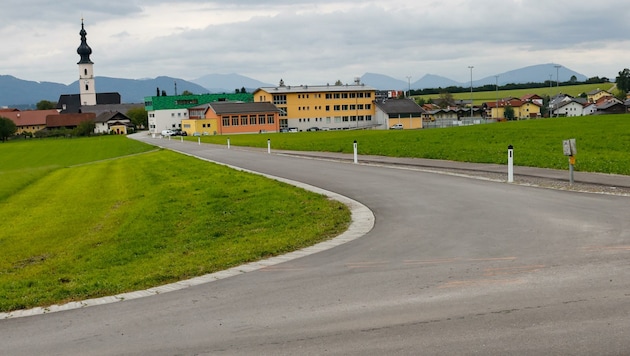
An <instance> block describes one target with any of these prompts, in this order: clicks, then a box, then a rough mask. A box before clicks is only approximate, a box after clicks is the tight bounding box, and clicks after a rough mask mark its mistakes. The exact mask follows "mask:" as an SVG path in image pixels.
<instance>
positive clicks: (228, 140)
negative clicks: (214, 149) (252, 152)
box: [227, 137, 230, 150]
mask: <svg viewBox="0 0 630 356" xmlns="http://www.w3.org/2000/svg"><path fill="white" fill-rule="evenodd" d="M227 145H228V150H229V149H230V138H229V137H228V139H227Z"/></svg>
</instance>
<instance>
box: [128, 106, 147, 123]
mask: <svg viewBox="0 0 630 356" xmlns="http://www.w3.org/2000/svg"><path fill="white" fill-rule="evenodd" d="M126 115H127V117H128V118H129V119H131V122H132V123H133V124H134V125H136V127H137V128H145V127H147V126H149V115H148V113H147V111H146V110H145V109H144V107H137V108H131V109H129V111H127V114H126Z"/></svg>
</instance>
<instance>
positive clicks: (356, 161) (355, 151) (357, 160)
mask: <svg viewBox="0 0 630 356" xmlns="http://www.w3.org/2000/svg"><path fill="white" fill-rule="evenodd" d="M354 163H359V159H358V157H357V140H354Z"/></svg>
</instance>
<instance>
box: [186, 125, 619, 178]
mask: <svg viewBox="0 0 630 356" xmlns="http://www.w3.org/2000/svg"><path fill="white" fill-rule="evenodd" d="M570 138H575V139H576V142H577V150H578V154H577V156H576V166H575V169H576V170H577V171H585V172H601V173H616V174H625V175H630V154H628V153H629V152H630V114H624V115H600V116H584V117H573V118H552V119H536V120H526V121H512V122H501V123H493V124H487V125H475V126H467V127H454V128H446V129H427V130H395V131H382V130H357V131H320V132H299V133H274V134H252V135H233V136H230V144H232V145H236V146H239V145H240V146H252V147H267V139H270V140H271V146H272V149H285V150H297V151H328V152H345V153H352V152H353V142H354V140H357V143H358V153H359V155H362V154H363V155H381V156H393V157H417V158H431V159H444V160H452V161H461V162H477V163H497V164H507V146H508V145H513V146H514V164H515V165H518V166H530V167H542V168H555V169H567V167H568V163H567V162H568V161H567V158H566V157H565V156H564V155H563V151H562V141H563V140H565V139H570ZM188 139H190V140H196V139H197V138H195V137H191V138H188ZM201 139H202V142H208V143H217V144H226V142H227V137H226V136H204V137H202V138H201Z"/></svg>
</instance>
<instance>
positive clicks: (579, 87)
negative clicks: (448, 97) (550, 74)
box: [414, 83, 615, 105]
mask: <svg viewBox="0 0 630 356" xmlns="http://www.w3.org/2000/svg"><path fill="white" fill-rule="evenodd" d="M614 86H615V84H614V83H595V84H576V85H566V86H564V85H563V86H561V87H557V86H555V85H553V86H551V87H541V88H528V89H511V90H499V91H498V92H497V91H495V90H491V91H473V93H472V99H473V104H474V105H481V104H483V103H487V102H494V101H496V100H497V99H499V100H500V99H503V98H521V97H523V96H525V95H527V94H538V95H540V96H550V97H551V96H554V95H556V94H558V93H563V94H569V95H571V96H573V97H578V96H580V95H581V94H582V93H588V92H590V91H593V90H596V89H601V90H607V91H609V92H611V93H613V94H615V92H614V90H613V88H614ZM439 97H440V94H427V95H416V96H414V98H418V99H420V98H422V99H424V100H425V101H428V100H429V99H438V98H439ZM470 97H471V95H470V92H463V93H453V99H456V100H470Z"/></svg>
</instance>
